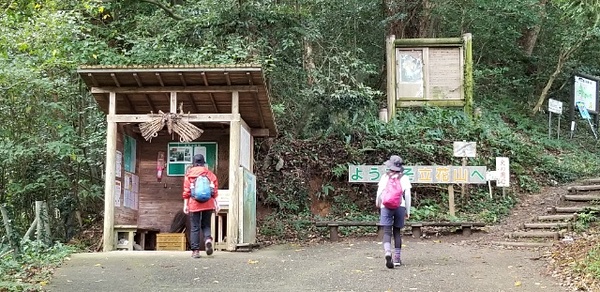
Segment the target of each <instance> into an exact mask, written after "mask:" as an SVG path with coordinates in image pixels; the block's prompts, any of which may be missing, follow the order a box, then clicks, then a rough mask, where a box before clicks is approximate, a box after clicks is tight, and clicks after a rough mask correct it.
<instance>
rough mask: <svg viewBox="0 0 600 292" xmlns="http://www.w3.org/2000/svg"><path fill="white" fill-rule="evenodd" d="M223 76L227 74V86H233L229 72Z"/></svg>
mask: <svg viewBox="0 0 600 292" xmlns="http://www.w3.org/2000/svg"><path fill="white" fill-rule="evenodd" d="M223 74H225V80H227V85H228V86H231V78H229V72H224V73H223Z"/></svg>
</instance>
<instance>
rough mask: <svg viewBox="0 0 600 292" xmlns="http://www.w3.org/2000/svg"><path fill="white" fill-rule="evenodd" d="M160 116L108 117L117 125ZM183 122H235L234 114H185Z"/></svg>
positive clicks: (150, 119) (107, 118)
mask: <svg viewBox="0 0 600 292" xmlns="http://www.w3.org/2000/svg"><path fill="white" fill-rule="evenodd" d="M161 117H162V115H160V114H149V115H107V116H106V121H107V122H116V123H146V122H150V121H154V120H155V119H157V118H161ZM183 120H184V121H186V122H190V123H201V122H204V123H212V122H230V121H232V120H233V115H232V114H184V115H183Z"/></svg>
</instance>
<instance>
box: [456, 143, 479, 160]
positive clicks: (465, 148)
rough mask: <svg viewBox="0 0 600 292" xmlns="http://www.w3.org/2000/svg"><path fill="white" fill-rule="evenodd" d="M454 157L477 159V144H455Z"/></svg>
mask: <svg viewBox="0 0 600 292" xmlns="http://www.w3.org/2000/svg"><path fill="white" fill-rule="evenodd" d="M453 146H454V157H475V156H476V154H477V149H476V148H477V143H475V142H454V144H453Z"/></svg>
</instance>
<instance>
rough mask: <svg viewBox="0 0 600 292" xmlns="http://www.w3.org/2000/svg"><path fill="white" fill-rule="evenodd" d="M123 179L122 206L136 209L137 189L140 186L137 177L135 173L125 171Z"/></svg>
mask: <svg viewBox="0 0 600 292" xmlns="http://www.w3.org/2000/svg"><path fill="white" fill-rule="evenodd" d="M123 180H124V182H123V207H126V208H130V209H133V210H137V209H138V191H139V187H140V186H139V185H140V181H139V177H138V176H137V175H135V174H132V173H129V172H125V178H124V179H123Z"/></svg>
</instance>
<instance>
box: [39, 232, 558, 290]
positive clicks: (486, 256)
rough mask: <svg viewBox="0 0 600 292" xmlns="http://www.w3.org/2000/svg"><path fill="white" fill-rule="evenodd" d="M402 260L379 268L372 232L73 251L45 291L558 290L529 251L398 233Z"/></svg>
mask: <svg viewBox="0 0 600 292" xmlns="http://www.w3.org/2000/svg"><path fill="white" fill-rule="evenodd" d="M404 241H405V243H404V244H405V247H404V248H403V252H404V254H403V261H404V263H405V265H404V266H402V267H400V268H396V269H393V270H391V269H387V268H386V267H385V265H384V260H383V256H382V254H383V252H382V248H381V244H380V243H378V242H375V241H374V239H373V238H367V239H364V238H363V239H348V240H345V241H343V242H338V243H320V244H311V245H309V246H300V245H274V246H270V247H267V248H263V249H259V250H256V251H254V252H249V253H241V252H235V253H232V252H219V251H216V252H215V253H214V254H213V255H212V256H210V257H208V256H203V257H202V258H200V259H192V258H190V252H158V251H144V252H140V251H137V252H135V251H133V252H128V251H118V252H117V251H116V252H109V253H88V254H75V255H73V256H72V257H71V258H70V260H69V261H67V262H66V263H65V264H64V265H63V266H62V267H61V268H59V269H58V270H57V271H56V272H55V274H54V278H53V280H52V281H51V282H50V284H49V285H48V290H49V291H57V292H58V291H60V292H67V291H197V290H211V291H478V292H479V291H480V292H486V291H565V290H564V288H561V287H560V286H559V285H557V283H556V282H555V281H553V279H551V278H549V277H547V276H544V275H542V272H543V271H544V266H545V261H543V260H540V255H539V253H538V252H536V251H531V250H515V249H513V250H508V249H502V248H493V247H486V246H481V245H470V244H468V243H467V242H461V241H458V240H455V242H446V241H444V240H441V241H440V240H433V239H429V240H428V239H425V240H422V239H412V238H405V240H404Z"/></svg>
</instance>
